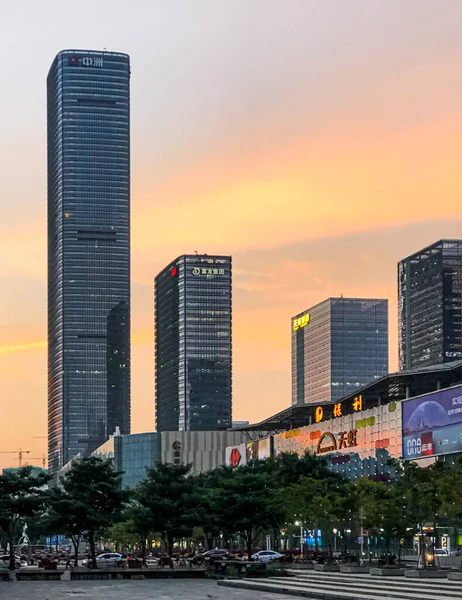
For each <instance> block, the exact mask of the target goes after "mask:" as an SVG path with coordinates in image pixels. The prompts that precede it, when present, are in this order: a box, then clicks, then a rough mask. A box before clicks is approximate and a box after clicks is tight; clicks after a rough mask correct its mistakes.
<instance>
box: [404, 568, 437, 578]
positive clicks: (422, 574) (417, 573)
mask: <svg viewBox="0 0 462 600" xmlns="http://www.w3.org/2000/svg"><path fill="white" fill-rule="evenodd" d="M447 576H448V571H440V570H439V569H406V571H404V577H408V578H410V579H446V578H447Z"/></svg>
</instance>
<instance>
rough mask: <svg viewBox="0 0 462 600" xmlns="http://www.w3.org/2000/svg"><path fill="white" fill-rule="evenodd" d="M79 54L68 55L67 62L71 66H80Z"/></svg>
mask: <svg viewBox="0 0 462 600" xmlns="http://www.w3.org/2000/svg"><path fill="white" fill-rule="evenodd" d="M79 58H80V57H79V56H68V57H67V64H68V65H69V66H70V67H78V66H79Z"/></svg>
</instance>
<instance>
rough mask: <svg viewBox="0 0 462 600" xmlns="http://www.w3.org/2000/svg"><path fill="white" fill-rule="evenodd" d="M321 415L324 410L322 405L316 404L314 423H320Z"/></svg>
mask: <svg viewBox="0 0 462 600" xmlns="http://www.w3.org/2000/svg"><path fill="white" fill-rule="evenodd" d="M323 416H324V411H323V410H322V406H317V407H316V410H315V412H314V418H315V420H316V423H320V422H321V421H322V418H323Z"/></svg>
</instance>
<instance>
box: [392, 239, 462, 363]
mask: <svg viewBox="0 0 462 600" xmlns="http://www.w3.org/2000/svg"><path fill="white" fill-rule="evenodd" d="M398 311H399V316H398V327H399V340H398V342H399V368H400V369H401V370H403V369H404V370H409V369H415V368H418V367H425V366H429V365H436V364H440V363H445V362H450V361H453V360H460V359H461V358H462V240H440V241H438V242H436V243H434V244H432V245H431V246H427V248H424V249H423V250H420V251H419V252H416V253H415V254H412V255H411V256H408V257H407V258H405V259H404V260H402V261H400V262H399V263H398Z"/></svg>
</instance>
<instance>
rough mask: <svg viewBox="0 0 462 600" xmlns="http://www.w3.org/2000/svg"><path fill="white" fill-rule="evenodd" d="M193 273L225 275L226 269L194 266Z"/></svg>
mask: <svg viewBox="0 0 462 600" xmlns="http://www.w3.org/2000/svg"><path fill="white" fill-rule="evenodd" d="M191 273H192V274H193V275H207V276H209V277H210V276H213V275H224V274H225V270H224V269H212V268H200V267H194V269H193V270H192V271H191Z"/></svg>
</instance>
